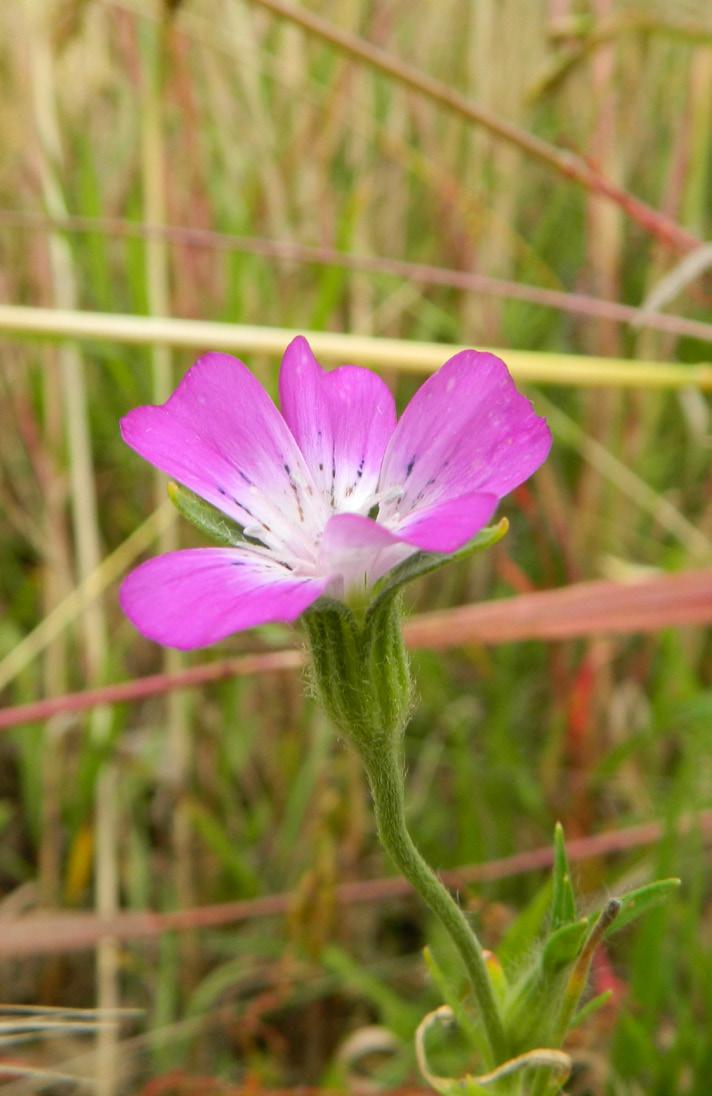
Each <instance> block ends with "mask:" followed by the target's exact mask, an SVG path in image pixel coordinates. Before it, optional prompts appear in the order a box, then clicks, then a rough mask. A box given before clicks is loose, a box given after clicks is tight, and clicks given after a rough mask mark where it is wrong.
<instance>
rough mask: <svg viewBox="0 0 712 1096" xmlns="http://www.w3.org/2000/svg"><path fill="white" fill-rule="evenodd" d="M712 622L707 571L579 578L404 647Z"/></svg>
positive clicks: (148, 686)
mask: <svg viewBox="0 0 712 1096" xmlns="http://www.w3.org/2000/svg"><path fill="white" fill-rule="evenodd" d="M710 623H712V569H705V570H701V571H688V572H684V573H682V574H676V575H663V576H661V577H656V578H653V579H646V580H644V581H640V582H633V583H621V582H582V583H577V584H574V585H572V586H566V587H563V588H562V589H559V590H541V591H537V592H536V593H528V594H521V595H519V596H518V597H513V598H502V599H498V600H496V601H485V602H482V603H480V604H479V605H464V606H462V607H460V608H456V609H444V610H442V611H441V612H436V613H423V614H422V615H420V616H416V617H413V618H412V619H411V620H409V621H407V622H406V625H405V634H406V639H407V641H408V646H409V647H410V648H411V649H413V650H417V649H418V648H429V649H431V650H446V649H447V648H450V647H460V646H463V645H465V644H468V643H485V644H498V643H517V642H523V641H524V640H532V639H534V640H544V641H548V642H552V641H555V640H568V639H577V638H581V637H586V636H596V635H635V634H638V633H643V632H658V631H660V630H661V629H663V628H673V627H678V628H679V627H686V626H690V625H704V624H710ZM303 661H304V659H303V655H302V653H301V652H300V651H296V650H284V651H269V652H262V653H256V654H248V655H238V656H237V657H235V658H227V659H220V660H218V661H215V662H208V663H203V664H201V665H199V666H191V667H190V668H188V669H186V670H181V671H179V672H177V673H172V674H169V673H164V674H151V675H149V676H147V677H143V678H138V679H136V680H134V681H123V682H120V683H118V684H116V685H108V686H105V687H103V688H98V689H85V690H83V691H82V692H77V693H68V694H66V695H65V696H56V697H48V698H46V699H44V700H37V701H33V702H31V703H29V704H20V705H17V706H16V707H12V708H3V709H0V730H6V729H7V728H9V727H17V726H20V725H21V724H23V723H35V722H37V721H38V720H41V719H49V717H50V716H53V715H60V714H62V715H65V714H68V713H70V712H81V711H86V710H87V709H89V708H94V707H96V706H97V705H100V704H121V703H128V702H135V701H138V700H144V699H146V698H147V697H150V696H160V695H161V694H164V693H169V692H172V691H173V690H175V689H195V688H198V687H199V686H202V685H207V684H210V683H211V682H215V681H224V680H225V679H226V678H230V677H249V676H251V675H253V674H266V673H276V672H283V671H290V670H296V669H299V667H300V666H302V665H303Z"/></svg>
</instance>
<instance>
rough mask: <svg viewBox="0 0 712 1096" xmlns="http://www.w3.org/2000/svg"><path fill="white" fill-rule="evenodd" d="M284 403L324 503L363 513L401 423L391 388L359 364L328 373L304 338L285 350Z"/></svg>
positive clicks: (281, 383) (281, 385) (281, 379)
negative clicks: (384, 456) (397, 421)
mask: <svg viewBox="0 0 712 1096" xmlns="http://www.w3.org/2000/svg"><path fill="white" fill-rule="evenodd" d="M279 398H280V403H281V407H282V413H283V415H284V417H285V419H286V421H287V423H288V425H289V427H290V429H291V431H292V433H293V435H294V437H295V438H296V439H297V442H298V443H299V448H300V449H301V451H302V453H303V454H304V458H305V460H306V463H307V465H308V467H309V470H310V472H311V474H312V477H313V478H314V481H315V482H316V484H317V486H318V487H319V488H320V490H321V492H322V494H323V496H324V498H325V500H326V501H327V502H328V503H329V504H330V505H331V506H332V507H333V508H335V509H349V510H358V509H359V507H360V506H361V505H362V503H363V502H364V501H365V500H367V499H368V497H369V496H370V495H372V494H373V492H374V491H375V489H376V484H377V483H378V476H379V472H380V470H381V461H382V459H383V454H384V452H385V449H386V445H387V444H388V440H389V438H390V436H391V434H392V433H393V428H394V427H395V423H396V411H395V404H394V402H393V397H392V395H391V393H390V392H389V390H388V388H387V387H386V385H385V384H384V383H383V381H382V380H381V378H380V377H378V376H377V375H376V374H375V373H371V372H370V370H368V369H361V368H359V367H358V366H355V365H343V366H341V367H340V368H339V369H335V370H333V372H331V373H327V372H326V371H325V370H323V369H322V368H321V366H320V365H319V363H318V362H317V360H316V358H315V357H314V355H313V354H312V351H311V348H310V346H309V343H308V342H307V341H306V339H304V338H302V337H301V336H300V337H299V338H296V339H294V340H293V342H291V343H290V344H289V346H288V347H287V349H286V351H285V354H284V358H283V360H282V369H281V372H280V375H279Z"/></svg>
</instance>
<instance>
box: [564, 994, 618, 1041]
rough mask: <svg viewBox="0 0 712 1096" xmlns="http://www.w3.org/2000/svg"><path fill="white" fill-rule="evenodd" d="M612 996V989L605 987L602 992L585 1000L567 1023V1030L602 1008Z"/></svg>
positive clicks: (577, 1025) (583, 1021) (578, 1024)
mask: <svg viewBox="0 0 712 1096" xmlns="http://www.w3.org/2000/svg"><path fill="white" fill-rule="evenodd" d="M612 996H613V990H612V989H606V990H604V991H603V993H599V994H598V996H597V997H592V998H591V1000H590V1001H587V1002H586V1004H585V1005H584V1006H583V1008H580V1009H579V1010H578V1012H577V1013H576V1015H575V1016H574V1018H573V1020H572V1021H571V1023H570V1024H569V1031H571V1030H572V1029H573V1028H575V1027H579V1026H580V1025H581V1024H583V1023H585V1022H586V1020H588V1019H589V1018H590V1017H591V1016H593V1015H594V1013H596V1012H598V1011H599V1009H602V1008H603V1006H604V1005H607V1004H608V1002H609V1001H610V999H611V997H612Z"/></svg>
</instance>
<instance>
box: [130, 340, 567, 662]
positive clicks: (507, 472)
mask: <svg viewBox="0 0 712 1096" xmlns="http://www.w3.org/2000/svg"><path fill="white" fill-rule="evenodd" d="M279 394H280V401H281V406H282V413H281V414H280V412H279V411H278V410H277V408H276V407H275V405H274V403H273V402H272V400H271V399H270V398H269V396H268V395H267V393H266V392H265V390H264V389H263V388H262V386H261V385H260V384H259V382H258V381H257V380H256V379H255V378H254V377H253V376H252V374H251V373H250V372H249V370H248V369H247V368H246V366H244V365H243V364H242V362H239V361H237V360H236V359H234V358H231V357H229V356H227V355H225V354H215V353H211V354H205V355H204V356H203V357H202V358H200V359H199V360H198V361H197V362H196V363H195V365H194V366H193V367H192V369H190V370H189V371H188V373H187V374H186V375H185V377H184V378H183V380H182V381H181V383H180V385H179V386H178V388H177V390H176V391H175V392H174V394H173V395H172V396H171V398H170V399H169V400H168V401H167V402H166V403H165V404H163V405H162V406H161V407H137V408H136V409H135V410H133V411H131V412H129V414H128V415H126V417H125V418H124V419H123V420H122V422H121V433H122V436H123V438H124V441H125V442H126V443H127V445H130V446H131V448H132V449H135V450H136V452H137V453H139V454H140V455H141V456H142V457H144V458H145V459H146V460H148V461H150V463H151V464H154V465H155V466H156V467H157V468H160V469H161V471H162V472H165V473H167V474H168V475H169V476H171V477H172V478H173V479H175V480H177V481H178V482H179V483H181V484H183V485H184V486H185V487H187V488H189V489H190V490H192V491H194V492H195V493H196V494H198V495H200V496H201V498H202V499H204V500H205V501H206V502H208V503H210V504H212V506H214V507H217V508H218V509H219V510H221V511H222V512H223V513H224V514H226V515H227V517H229V518H231V519H232V520H233V521H234V522H236V523H238V524H239V525H240V526H241V527H242V529H243V532H244V536H245V538H247V539H245V540H244V541H243V542H241V543H239V544H237V545H236V546H235V547H225V548H196V549H187V550H185V551H179V552H170V553H169V554H168V555H163V556H158V557H157V558H155V559H150V560H148V561H147V562H146V563H143V564H141V566H139V567H138V568H136V570H135V571H133V572H132V573H131V574H130V575H129V576H128V577H127V578H126V579H125V580H124V583H123V585H122V587H121V593H120V598H121V604H122V607H123V609H124V612H125V613H126V615H127V616H128V617H129V618H130V619H131V620H132V621H133V623H134V624H135V625H136V627H137V628H138V629H139V631H141V632H143V634H144V635H146V636H148V637H149V638H150V639H153V640H155V641H156V642H158V643H162V644H165V645H166V646H169V647H179V648H182V649H184V650H185V649H190V648H193V647H205V646H208V645H209V644H211V643H215V642H217V641H219V640H221V639H224V638H225V637H226V636H229V635H231V634H232V633H233V632H238V631H241V630H243V629H245V628H253V627H255V626H256V625H258V624H266V623H268V622H271V621H292V620H295V619H296V618H297V617H298V616H299V615H300V614H301V613H303V612H304V611H305V609H307V608H308V607H309V606H310V605H312V604H313V603H314V602H315V601H316V600H317V599H318V598H320V597H321V596H322V595H328V596H330V597H333V598H340V599H345V600H351V599H358V598H360V599H361V600H363V599H364V597H365V596H367V593H368V591H369V589H370V588H372V587H373V585H374V584H375V583H376V582H377V581H378V580H379V579H380V578H381V577H382V576H383V575H384V574H386V573H387V572H388V571H389V570H390V569H391V568H393V567H394V566H396V565H397V564H399V563H401V562H402V561H403V560H405V559H406V558H408V557H409V556H411V555H414V554H415V553H417V552H418V551H425V552H437V553H451V552H454V551H456V550H457V549H459V548H461V547H462V546H463V545H464V544H466V543H467V542H468V541H469V540H471V539H472V538H473V537H474V536H475V534H476V533H477V532H478V531H479V530H480V529H482V527H483V526H484V525H485V524H486V523H487V522H488V521H489V519H490V518H491V517H492V515H493V513H494V511H495V509H496V507H497V504H498V502H499V500H500V499H501V498H502V497H503V496H504V495H506V494H508V493H509V492H510V491H511V490H512V489H513V488H515V487H517V486H518V485H519V484H520V483H522V482H523V481H524V480H526V479H527V478H528V477H529V476H530V475H531V474H532V473H533V472H534V471H535V470H536V469H537V468H538V467H539V465H540V464H541V463H542V462H543V461H544V460H545V459H546V456H547V454H548V452H549V449H550V447H551V435H550V432H549V428H548V426H547V425H546V422H545V421H544V419H542V418H540V417H539V416H538V415H536V414H535V413H534V411H533V409H532V406H531V404H530V403H529V401H528V400H527V399H525V398H524V397H523V396H522V395H520V394H519V393H518V392H517V390H516V388H515V386H514V382H513V381H512V378H511V377H510V375H509V372H508V370H507V367H506V366H505V364H504V363H503V362H502V361H500V359H499V358H496V357H495V356H494V355H493V354H486V353H479V352H478V351H475V350H464V351H462V352H461V353H459V354H456V355H455V356H454V357H453V358H451V359H450V360H449V361H448V362H446V363H445V365H443V366H442V368H441V369H439V370H438V372H437V373H435V374H434V375H433V376H432V377H430V378H429V379H428V380H427V381H426V382H425V384H423V385H422V387H421V388H420V389H419V390H418V392H417V393H416V394H415V396H414V397H413V399H412V400H411V401H410V403H409V405H408V406H407V408H406V409H405V411H404V413H403V415H402V416H401V419H400V421H398V422H396V410H395V404H394V401H393V397H392V395H391V393H390V392H389V390H388V388H387V387H386V385H385V384H384V382H383V381H382V380H381V379H380V378H379V377H378V376H376V374H375V373H371V372H370V371H369V370H367V369H361V368H359V367H357V366H352V365H345V366H342V367H341V368H339V369H336V370H334V371H333V372H331V373H327V372H325V371H324V370H322V369H321V367H320V366H319V364H318V362H317V361H316V359H315V358H314V356H313V354H312V352H311V349H310V347H309V344H308V343H307V341H306V339H304V338H301V337H300V338H297V339H295V340H294V341H293V342H292V343H290V345H289V346H288V347H287V350H286V352H285V354H284V359H283V361H282V368H281V372H280V377H279Z"/></svg>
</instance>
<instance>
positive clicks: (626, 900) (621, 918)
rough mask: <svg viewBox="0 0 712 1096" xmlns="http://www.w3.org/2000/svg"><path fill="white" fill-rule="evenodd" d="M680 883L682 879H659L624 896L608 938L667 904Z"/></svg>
mask: <svg viewBox="0 0 712 1096" xmlns="http://www.w3.org/2000/svg"><path fill="white" fill-rule="evenodd" d="M680 883H681V880H680V879H674V878H673V879H659V880H658V881H657V882H655V883H646V885H645V886H644V887H638V889H637V890H634V891H629V893H628V894H624V895H623V897H622V898H621V908H620V912H619V914H618V916H617V917H616V919H615V921H614V922H613V924H612V925H611V926H610V928H609V929H608V931H607V932H606V937H609V936H612V935H613V933H614V932H618V930H619V929H623V928H625V926H626V925H630V924H631V922H632V921H635V920H636V918H638V917H640V916H641V914H643V913H647V911H648V910H650V909H652V908H653V907H654V906H659V905H660V903H661V902H667V901H668V899H670V898H672V897H673V895H674V894H675V893H676V891H677V890H678V888H679V886H680Z"/></svg>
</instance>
